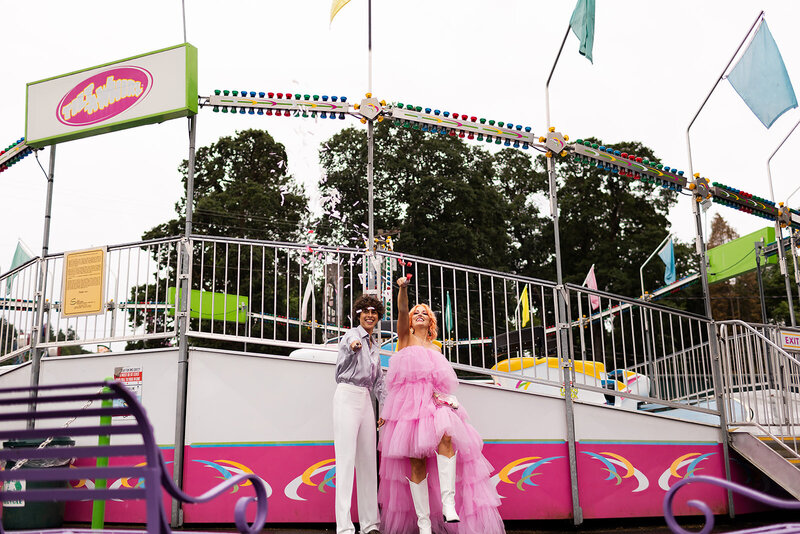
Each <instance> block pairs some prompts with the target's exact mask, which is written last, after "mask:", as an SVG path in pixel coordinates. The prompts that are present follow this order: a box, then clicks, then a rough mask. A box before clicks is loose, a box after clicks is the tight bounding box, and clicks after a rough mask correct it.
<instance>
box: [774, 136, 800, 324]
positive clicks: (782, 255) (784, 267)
mask: <svg viewBox="0 0 800 534" xmlns="http://www.w3.org/2000/svg"><path fill="white" fill-rule="evenodd" d="M798 126H800V121H797V122H796V123H795V125H794V126H793V127H792V129H791V130H789V133H788V134H786V137H784V138H783V141H781V142H780V144H779V145H778V148H776V149H775V151H774V152H773V153H772V154H771V155H770V157H769V158H767V180H768V181H769V199H770V200H771V201H772V202H775V190H774V189H773V187H772V171H771V169H770V162H771V161H772V158H773V157H774V156H775V154H777V153H778V151H779V150H780V149H781V147H782V146H783V144H784V143H785V142H786V140H787V139H789V137H790V136H791V135H792V134H793V133H794V131H795V129H797V127H798ZM784 209H788V207H784ZM775 236H776V237H777V241H778V263H779V265H780V268H781V274H782V275H783V280H784V282H785V284H786V302H787V303H788V304H789V320H790V321H791V323H792V326H797V322H796V321H795V316H794V303H793V302H792V283H791V281H790V280H789V268H788V264H787V261H786V251H785V250H784V249H783V228H781V223H780V221H779V220H778V219H775ZM789 237H790V241H791V237H792V229H791V227H790V228H789ZM791 250H792V258H794V248H792V249H791ZM795 259H796V258H795ZM795 270H797V262H796V261H795Z"/></svg>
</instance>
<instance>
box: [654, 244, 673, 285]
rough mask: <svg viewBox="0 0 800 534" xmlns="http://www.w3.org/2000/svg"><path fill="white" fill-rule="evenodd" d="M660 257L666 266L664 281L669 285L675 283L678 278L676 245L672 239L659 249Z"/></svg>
mask: <svg viewBox="0 0 800 534" xmlns="http://www.w3.org/2000/svg"><path fill="white" fill-rule="evenodd" d="M658 257H659V258H661V261H663V262H664V265H665V266H666V268H665V269H664V283H665V284H667V285H669V284H674V283H675V280H676V277H675V245H673V243H672V239H670V240H669V241H667V244H666V245H664V246H663V247H662V249H661V250H659V251H658Z"/></svg>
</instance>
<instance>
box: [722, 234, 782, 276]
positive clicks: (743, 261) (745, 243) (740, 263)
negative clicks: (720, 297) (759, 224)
mask: <svg viewBox="0 0 800 534" xmlns="http://www.w3.org/2000/svg"><path fill="white" fill-rule="evenodd" d="M762 239H763V240H764V244H765V245H767V244H769V243H772V242H773V241H775V227H774V226H768V227H767V228H762V229H761V230H758V231H755V232H753V233H752V234H747V235H746V236H744V237H740V238H739V239H734V240H733V241H731V242H729V243H725V244H724V245H720V246H718V247H714V248H710V249H708V283H709V284H713V283H714V282H721V281H723V280H727V279H728V278H733V277H734V276H738V275H740V274H743V273H746V272H749V271H752V270H754V269H755V268H756V252H755V243H756V241H761V240H762ZM777 262H778V259H777V257H776V256H772V257H770V258H766V259H765V261H762V263H777Z"/></svg>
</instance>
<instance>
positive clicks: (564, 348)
mask: <svg viewBox="0 0 800 534" xmlns="http://www.w3.org/2000/svg"><path fill="white" fill-rule="evenodd" d="M570 28H571V25H567V31H566V32H565V33H564V38H563V39H562V40H561V46H560V47H559V49H558V54H557V55H556V59H555V61H554V62H553V67H552V68H551V69H550V75H549V76H548V77H547V83H546V84H545V87H544V95H545V107H546V118H547V131H548V132H549V131H550V81H551V80H552V79H553V73H554V72H555V70H556V65H557V64H558V60H559V58H560V57H561V52H562V50H564V43H566V41H567V36H569V31H570ZM547 155H548V157H547V176H548V182H549V187H550V215H551V216H552V217H553V235H554V241H555V253H556V284H557V286H556V287H557V288H558V289H557V291H556V294H557V295H558V296H557V302H558V326H559V343H558V345H560V349H561V350H560V351H559V352H560V354H559V357H560V358H561V366H562V371H563V373H564V375H563V378H564V404H565V410H564V411H565V416H566V423H567V429H566V430H567V453H568V455H569V473H570V482H571V484H570V486H571V488H572V518H573V523H574V524H575V525H576V526H577V525H580V524H581V523H583V509H582V508H581V505H580V494H579V493H578V463H577V454H578V453H577V448H576V446H575V440H576V438H575V413H574V407H573V403H572V381H573V376H572V363H571V358H570V354H569V344H568V342H569V340H568V338H567V329H566V328H562V326H566V321H565V319H566V317H567V303H566V299H565V295H564V291H565V290H564V280H563V275H562V272H561V238H560V235H559V229H558V196H557V193H556V190H557V184H556V169H555V163H554V162H553V157H552V156H553V154H552V153H550V152H548V154H547Z"/></svg>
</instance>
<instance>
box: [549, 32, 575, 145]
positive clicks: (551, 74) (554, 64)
mask: <svg viewBox="0 0 800 534" xmlns="http://www.w3.org/2000/svg"><path fill="white" fill-rule="evenodd" d="M569 30H570V26H569V25H567V31H566V33H564V38H563V39H561V46H560V47H559V49H558V54H556V60H555V61H554V62H553V68H552V69H550V76H548V77H547V83H546V84H545V85H544V103H545V108H546V111H545V117H546V119H547V128H548V130H549V129H550V80H552V79H553V73H554V72H555V71H556V65H558V60H559V59H560V58H561V52H562V51H563V50H564V44H565V43H566V42H567V37H568V36H569Z"/></svg>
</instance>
